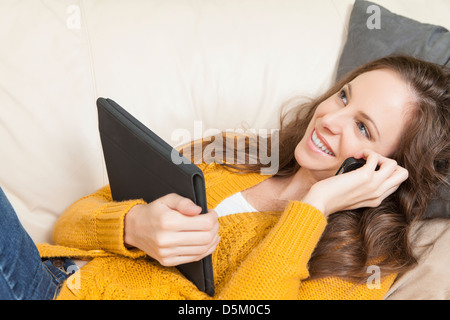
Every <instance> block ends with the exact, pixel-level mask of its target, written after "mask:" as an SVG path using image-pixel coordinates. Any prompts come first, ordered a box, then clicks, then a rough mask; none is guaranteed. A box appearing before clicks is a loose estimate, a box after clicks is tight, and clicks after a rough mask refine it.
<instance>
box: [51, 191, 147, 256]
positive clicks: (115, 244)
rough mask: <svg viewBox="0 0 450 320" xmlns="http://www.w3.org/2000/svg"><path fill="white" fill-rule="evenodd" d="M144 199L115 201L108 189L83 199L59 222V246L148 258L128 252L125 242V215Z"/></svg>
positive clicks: (55, 236)
mask: <svg viewBox="0 0 450 320" xmlns="http://www.w3.org/2000/svg"><path fill="white" fill-rule="evenodd" d="M137 204H145V202H144V201H143V200H141V199H137V200H130V201H123V202H115V201H112V196H111V190H110V188H109V186H106V187H103V188H101V189H100V190H98V191H97V192H95V193H93V194H91V195H89V196H86V197H84V198H81V199H80V200H78V201H76V202H75V203H74V204H72V205H71V206H70V207H69V208H68V209H67V210H66V211H65V212H64V213H63V214H62V215H61V217H60V218H59V219H58V221H57V222H56V225H55V228H54V230H53V242H54V244H56V245H61V246H66V247H75V248H78V249H82V250H105V251H109V252H114V253H118V254H122V255H125V256H129V257H138V256H143V255H145V254H144V253H143V252H142V251H140V250H137V249H132V250H128V249H127V248H126V247H125V245H124V241H123V230H124V217H125V214H126V213H127V212H128V211H129V210H130V209H131V208H132V207H133V206H135V205H137Z"/></svg>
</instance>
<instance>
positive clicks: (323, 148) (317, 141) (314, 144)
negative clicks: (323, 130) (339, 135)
mask: <svg viewBox="0 0 450 320" xmlns="http://www.w3.org/2000/svg"><path fill="white" fill-rule="evenodd" d="M308 143H309V147H310V148H311V149H312V150H313V151H316V152H318V153H321V154H325V155H327V156H332V157H334V156H336V155H335V154H334V151H333V149H332V148H331V147H330V145H329V144H328V142H327V141H326V140H325V139H324V138H323V137H322V136H321V135H320V134H319V133H317V131H316V130H315V129H314V130H313V132H312V134H311V137H310V139H308Z"/></svg>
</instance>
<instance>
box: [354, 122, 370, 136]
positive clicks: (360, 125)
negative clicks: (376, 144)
mask: <svg viewBox="0 0 450 320" xmlns="http://www.w3.org/2000/svg"><path fill="white" fill-rule="evenodd" d="M356 125H357V126H358V130H359V131H360V132H361V134H362V135H363V136H364V137H366V138H367V139H370V133H369V130H368V129H367V127H366V125H365V124H364V123H362V122H358V123H357V124H356Z"/></svg>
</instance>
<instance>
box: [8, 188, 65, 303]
mask: <svg viewBox="0 0 450 320" xmlns="http://www.w3.org/2000/svg"><path fill="white" fill-rule="evenodd" d="M72 262H73V261H71V260H70V259H48V260H44V261H42V260H41V257H40V256H39V252H38V250H37V248H36V246H35V244H34V242H33V240H32V239H31V238H30V236H29V235H28V233H27V232H26V231H25V229H24V228H23V226H22V225H21V223H20V221H19V219H18V218H17V215H16V212H15V211H14V209H13V207H12V206H11V204H10V202H9V201H8V199H7V197H6V195H5V194H4V192H3V190H2V189H1V188H0V300H50V299H54V298H55V297H56V295H57V294H58V292H59V289H60V287H61V285H62V283H63V282H64V280H65V279H67V278H68V277H69V275H68V274H67V273H66V272H65V269H64V267H67V265H68V264H72Z"/></svg>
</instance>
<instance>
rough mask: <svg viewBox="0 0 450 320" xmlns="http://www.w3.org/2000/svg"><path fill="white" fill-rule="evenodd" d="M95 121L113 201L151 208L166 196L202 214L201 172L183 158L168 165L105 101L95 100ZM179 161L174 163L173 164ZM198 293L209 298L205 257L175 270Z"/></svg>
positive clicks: (145, 134)
mask: <svg viewBox="0 0 450 320" xmlns="http://www.w3.org/2000/svg"><path fill="white" fill-rule="evenodd" d="M97 109H98V121H99V131H100V139H101V143H102V147H103V154H104V158H105V164H106V170H107V173H108V179H109V184H110V187H111V193H112V197H113V199H114V201H123V200H131V199H143V200H144V201H146V202H147V203H150V202H152V201H153V200H155V199H158V198H160V197H162V196H164V195H166V194H169V193H177V194H179V195H181V196H183V197H186V198H189V199H191V200H192V201H193V202H195V203H196V204H197V205H199V206H201V207H202V213H205V212H207V206H206V192H205V182H204V177H203V173H202V171H201V170H200V169H199V168H198V167H197V166H196V165H194V164H193V163H191V162H190V161H188V160H187V159H186V158H184V157H183V158H182V159H183V162H182V163H181V164H175V163H174V162H173V161H172V158H171V155H172V152H175V154H176V155H177V157H182V155H181V154H180V153H178V152H177V151H176V150H174V149H173V148H172V147H171V146H170V145H169V144H168V143H166V142H165V141H164V140H163V139H161V138H160V137H158V136H157V135H156V134H155V133H154V132H152V131H151V130H150V129H148V128H147V127H146V126H145V125H143V124H142V123H141V122H139V121H138V120H137V119H136V118H134V117H133V116H132V115H131V114H129V113H128V112H127V111H126V110H124V109H123V108H122V107H121V106H119V105H118V104H117V103H115V102H114V101H113V100H111V99H105V98H98V99H97ZM177 159H180V158H177ZM177 268H178V270H180V272H181V273H182V274H183V275H184V276H185V277H186V278H187V279H189V280H190V281H192V282H193V283H194V284H195V285H196V286H197V288H198V289H199V290H201V291H203V292H206V293H207V294H209V295H210V296H213V295H214V278H213V270H212V261H211V256H208V257H205V258H203V259H202V260H200V261H196V262H191V263H186V264H182V265H179V266H177Z"/></svg>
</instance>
